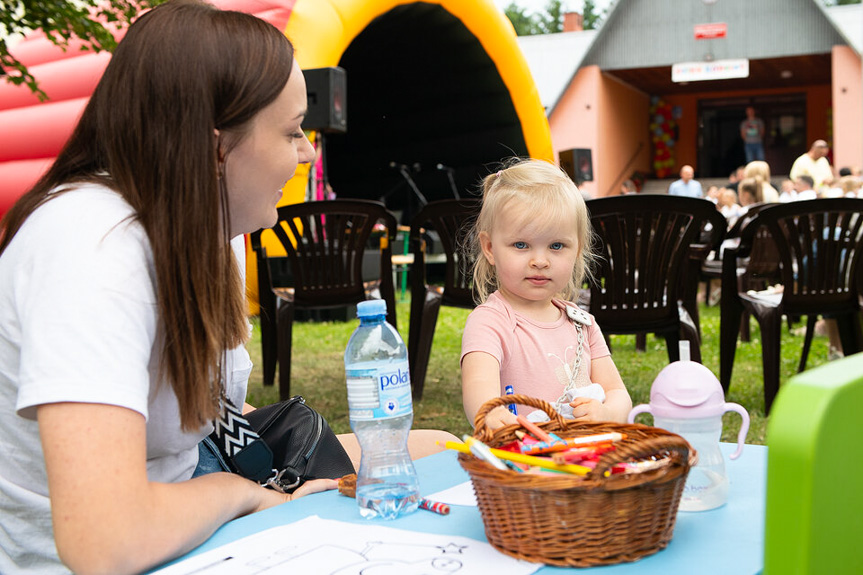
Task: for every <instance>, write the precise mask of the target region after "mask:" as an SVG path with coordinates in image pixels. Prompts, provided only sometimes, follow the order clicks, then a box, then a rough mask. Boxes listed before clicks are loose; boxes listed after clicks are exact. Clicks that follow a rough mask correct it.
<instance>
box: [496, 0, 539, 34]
mask: <svg viewBox="0 0 863 575" xmlns="http://www.w3.org/2000/svg"><path fill="white" fill-rule="evenodd" d="M503 13H504V14H506V17H507V18H509V21H510V22H511V23H512V27H513V28H515V33H516V35H517V36H532V35H533V34H539V33H540V32H539V31H538V30H537V24H536V20H535V19H534V17H533V16H530V15H528V14H527V12H526V11H525V9H524V8H522V7H520V6H519V5H518V4H516V3H515V2H510V4H509V6H507V7H506V8H504V10H503Z"/></svg>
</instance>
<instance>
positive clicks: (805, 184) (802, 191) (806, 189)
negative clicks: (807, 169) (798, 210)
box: [780, 174, 818, 201]
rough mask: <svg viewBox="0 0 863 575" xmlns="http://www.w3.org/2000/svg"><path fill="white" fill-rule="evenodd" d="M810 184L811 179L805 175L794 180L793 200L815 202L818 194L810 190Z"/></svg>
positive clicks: (811, 182)
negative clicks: (795, 193)
mask: <svg viewBox="0 0 863 575" xmlns="http://www.w3.org/2000/svg"><path fill="white" fill-rule="evenodd" d="M812 184H813V181H812V178H811V177H810V176H807V175H806V174H804V175H802V176H799V177H798V178H797V179H796V180H794V189H795V190H796V191H797V196H796V197H795V198H794V200H796V201H800V200H817V199H818V194H817V193H816V192H815V190H813V189H812ZM780 201H781V200H780Z"/></svg>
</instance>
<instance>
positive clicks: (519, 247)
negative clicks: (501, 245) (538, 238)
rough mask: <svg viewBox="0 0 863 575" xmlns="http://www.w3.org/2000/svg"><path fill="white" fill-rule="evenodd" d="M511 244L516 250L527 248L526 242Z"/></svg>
mask: <svg viewBox="0 0 863 575" xmlns="http://www.w3.org/2000/svg"><path fill="white" fill-rule="evenodd" d="M512 245H513V247H514V248H515V249H517V250H523V249H525V248H527V243H526V242H515V243H513V244H512Z"/></svg>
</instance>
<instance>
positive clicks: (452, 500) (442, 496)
mask: <svg viewBox="0 0 863 575" xmlns="http://www.w3.org/2000/svg"><path fill="white" fill-rule="evenodd" d="M426 499H430V500H431V501H440V502H441V503H447V504H449V505H464V506H466V507H476V494H475V493H474V491H473V484H472V483H471V482H470V481H465V482H464V483H459V484H458V485H453V486H452V487H450V488H449V489H444V490H443V491H438V492H437V493H432V494H431V495H427V496H426Z"/></svg>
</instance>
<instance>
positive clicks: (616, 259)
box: [587, 195, 724, 333]
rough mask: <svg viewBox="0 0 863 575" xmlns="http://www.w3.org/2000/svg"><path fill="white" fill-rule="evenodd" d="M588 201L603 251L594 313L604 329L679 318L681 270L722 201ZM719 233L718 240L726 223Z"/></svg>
mask: <svg viewBox="0 0 863 575" xmlns="http://www.w3.org/2000/svg"><path fill="white" fill-rule="evenodd" d="M587 207H588V210H589V211H590V220H591V224H592V225H593V231H594V233H595V235H596V242H595V246H594V248H595V252H596V254H597V256H598V258H597V265H596V266H595V269H594V274H593V275H594V277H593V280H592V281H590V313H592V314H593V315H594V316H596V319H597V322H599V324H600V325H602V327H603V330H605V331H608V332H609V333H615V332H617V333H624V332H626V330H633V329H635V327H636V326H640V329H637V330H636V331H651V330H652V329H653V328H656V327H663V328H664V327H667V326H668V325H669V324H673V323H675V322H677V321H678V301H679V300H682V299H683V298H684V294H683V293H682V292H683V289H684V282H682V281H680V274H681V273H683V272H684V271H685V270H686V265H687V260H688V258H689V255H690V250H691V247H692V245H693V244H697V243H698V241H699V240H700V236H701V232H702V229H703V227H704V223H705V222H707V221H711V219H713V218H715V215H716V213H717V210H716V206H714V204H713V203H712V202H710V201H708V200H703V199H699V198H687V197H679V196H665V195H627V196H615V197H609V198H599V199H595V200H589V201H588V202H587ZM716 233H717V236H716V238H714V241H716V245H717V246H718V243H719V242H721V240H722V236H723V234H724V225H721V226H719V227H718V228H717V232H716ZM717 238H718V239H717ZM616 330H621V331H616ZM630 332H631V331H630Z"/></svg>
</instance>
